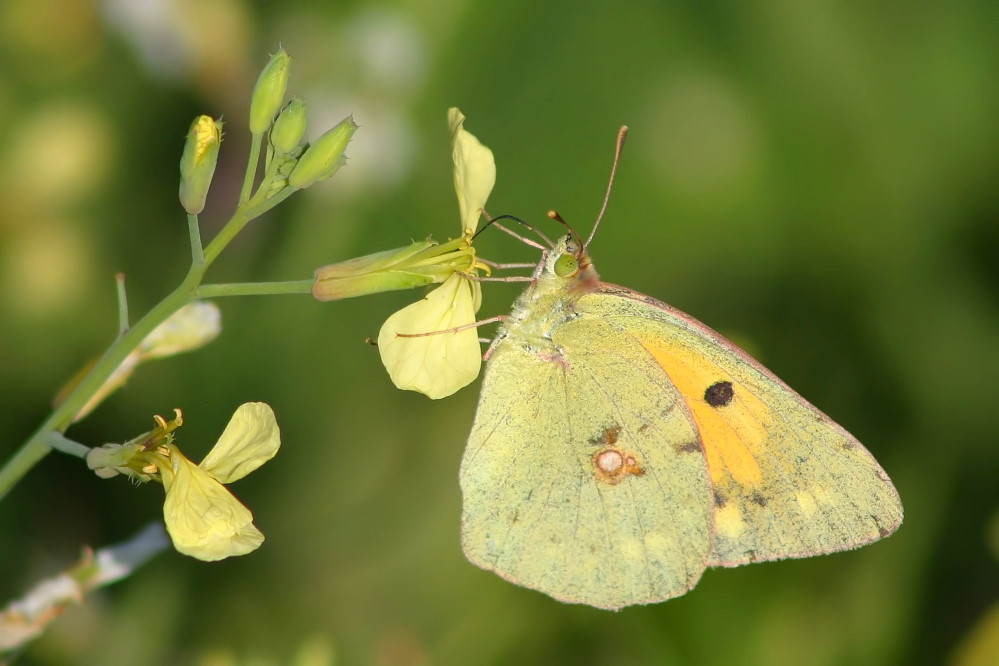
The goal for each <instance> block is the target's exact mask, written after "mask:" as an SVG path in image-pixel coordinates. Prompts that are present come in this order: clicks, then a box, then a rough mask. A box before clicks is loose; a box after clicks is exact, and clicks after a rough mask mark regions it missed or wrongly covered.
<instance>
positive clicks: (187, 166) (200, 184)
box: [180, 116, 222, 215]
mask: <svg viewBox="0 0 999 666" xmlns="http://www.w3.org/2000/svg"><path fill="white" fill-rule="evenodd" d="M221 144H222V122H221V121H218V120H215V119H214V118H212V117H211V116H198V117H197V118H195V119H194V122H193V123H191V129H189V130H188V131H187V140H186V141H185V142H184V152H183V154H182V155H181V158H180V203H181V205H182V206H183V207H184V210H185V211H187V212H188V214H190V215H197V214H198V213H200V212H201V211H202V210H204V208H205V199H206V198H207V197H208V188H209V187H211V184H212V177H213V176H214V175H215V165H216V163H217V162H218V159H219V147H220V145H221Z"/></svg>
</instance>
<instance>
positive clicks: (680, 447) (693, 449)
mask: <svg viewBox="0 0 999 666" xmlns="http://www.w3.org/2000/svg"><path fill="white" fill-rule="evenodd" d="M675 448H676V452H677V453H700V452H701V451H702V449H701V440H699V439H695V440H694V441H692V442H687V443H685V444H677V445H675Z"/></svg>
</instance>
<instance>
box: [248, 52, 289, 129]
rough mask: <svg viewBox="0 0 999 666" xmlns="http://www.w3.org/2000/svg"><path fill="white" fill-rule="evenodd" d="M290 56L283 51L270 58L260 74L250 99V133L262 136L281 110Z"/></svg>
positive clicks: (286, 86)
mask: <svg viewBox="0 0 999 666" xmlns="http://www.w3.org/2000/svg"><path fill="white" fill-rule="evenodd" d="M290 67H291V56H289V55H288V53H287V52H285V50H284V49H278V52H277V53H275V54H274V55H273V56H271V59H270V62H268V63H267V65H266V66H265V67H264V70H263V71H262V72H260V78H258V79H257V85H256V86H254V88H253V97H252V98H251V99H250V131H251V132H252V133H254V134H263V133H264V132H265V131H267V128H268V127H270V126H271V121H272V120H274V116H275V115H276V114H277V112H278V110H279V109H280V108H281V103H282V102H283V101H284V93H285V91H286V90H287V89H288V69H289V68H290Z"/></svg>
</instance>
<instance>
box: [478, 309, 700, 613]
mask: <svg viewBox="0 0 999 666" xmlns="http://www.w3.org/2000/svg"><path fill="white" fill-rule="evenodd" d="M584 314H585V313H584ZM552 342H553V343H554V345H555V346H556V347H557V348H558V349H561V350H562V351H561V353H560V354H558V355H557V356H553V355H551V354H550V353H546V352H539V350H537V349H531V348H528V347H526V346H524V345H519V344H514V343H511V342H510V341H508V340H504V341H501V342H500V343H499V345H498V346H497V347H496V349H495V350H494V353H493V356H492V358H491V359H490V361H489V364H488V366H487V367H488V370H487V373H486V378H485V380H484V383H483V387H482V397H481V400H480V404H479V409H478V411H477V412H476V417H475V423H474V425H473V427H472V433H471V436H470V438H469V441H468V447H467V449H466V452H465V457H464V460H463V461H462V467H461V486H462V492H463V496H464V502H463V506H464V510H463V516H462V543H463V546H464V548H465V553H466V555H467V556H468V557H469V559H471V560H472V561H473V562H475V563H476V564H478V565H479V566H482V567H484V568H487V569H492V570H494V571H496V572H497V573H499V574H500V575H501V576H503V577H504V578H507V579H509V580H511V581H513V582H516V583H518V584H521V585H525V586H527V587H532V588H535V589H539V590H541V591H543V592H545V593H547V594H549V595H551V596H553V597H555V598H557V599H561V600H563V601H569V602H575V603H587V604H590V605H593V606H598V607H602V608H620V607H622V606H625V605H629V604H636V603H651V602H655V601H662V600H664V599H668V598H671V597H675V596H678V595H680V594H683V593H684V592H686V591H687V590H689V589H690V588H691V587H693V586H694V584H695V583H696V582H697V580H698V579H699V578H700V576H701V573H702V572H703V569H704V567H705V565H706V563H707V562H708V558H709V555H710V546H711V542H712V531H713V527H712V512H713V503H712V493H711V486H710V481H709V479H708V475H707V469H706V465H705V458H704V452H703V451H702V449H701V446H700V444H699V441H698V437H697V432H696V430H695V428H694V424H693V421H692V419H691V416H690V414H689V412H688V411H687V409H686V408H685V407H684V404H683V402H682V400H681V396H680V395H679V393H678V392H677V391H676V389H675V387H674V386H673V384H672V383H671V382H670V380H669V378H668V377H667V376H666V375H665V373H663V372H662V368H661V367H660V366H659V365H658V364H657V363H656V361H655V359H654V358H653V356H652V355H651V354H649V353H648V351H647V350H646V349H645V348H644V347H642V346H641V344H640V343H639V342H638V341H637V339H635V338H634V337H633V336H631V335H629V334H628V333H625V332H622V331H621V330H620V329H619V328H617V327H615V326H614V325H612V324H608V323H606V322H602V321H600V320H599V319H598V318H592V317H587V316H581V317H579V318H578V319H576V320H573V321H569V322H566V323H563V324H561V325H560V326H559V327H558V328H557V329H556V330H555V331H554V332H553V334H552ZM497 396H515V399H506V400H504V399H498V398H497Z"/></svg>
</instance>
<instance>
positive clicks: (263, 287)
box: [196, 280, 316, 298]
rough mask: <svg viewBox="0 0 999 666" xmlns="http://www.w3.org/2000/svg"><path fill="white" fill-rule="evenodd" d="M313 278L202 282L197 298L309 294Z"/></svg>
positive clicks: (313, 282) (313, 281)
mask: <svg viewBox="0 0 999 666" xmlns="http://www.w3.org/2000/svg"><path fill="white" fill-rule="evenodd" d="M315 282H316V281H315V280H293V281H290V282H237V283H230V284H203V285H201V286H200V287H198V291H197V292H196V296H197V297H198V298H219V297H222V296H273V295H276V294H311V293H312V285H313V284H315Z"/></svg>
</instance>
